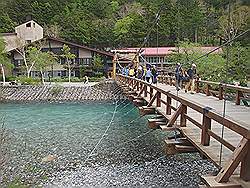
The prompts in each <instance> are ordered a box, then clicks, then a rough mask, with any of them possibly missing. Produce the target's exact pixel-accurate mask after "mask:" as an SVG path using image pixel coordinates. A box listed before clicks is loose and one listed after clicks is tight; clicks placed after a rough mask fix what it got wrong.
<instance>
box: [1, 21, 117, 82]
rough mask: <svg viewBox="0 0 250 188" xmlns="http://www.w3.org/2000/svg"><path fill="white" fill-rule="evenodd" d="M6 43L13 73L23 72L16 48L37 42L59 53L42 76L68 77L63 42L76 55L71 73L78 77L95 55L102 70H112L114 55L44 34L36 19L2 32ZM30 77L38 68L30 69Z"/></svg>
mask: <svg viewBox="0 0 250 188" xmlns="http://www.w3.org/2000/svg"><path fill="white" fill-rule="evenodd" d="M1 35H2V36H3V38H4V40H5V42H6V50H7V52H9V54H10V59H11V62H12V64H13V65H14V69H13V72H12V75H13V76H19V75H23V74H24V73H23V71H22V70H23V69H22V67H23V66H24V60H23V57H22V55H21V54H20V53H19V52H18V50H17V49H18V48H20V47H23V46H28V45H33V44H36V43H41V44H42V47H41V51H44V52H47V51H51V52H53V53H54V54H56V55H58V64H56V65H53V66H51V67H48V68H47V70H46V71H45V75H44V76H45V77H48V76H49V75H50V76H51V77H67V76H68V70H67V68H66V67H65V63H66V60H65V59H64V58H62V57H61V56H60V55H61V54H62V49H63V45H64V44H66V45H68V46H69V47H70V51H71V53H73V54H75V56H76V58H75V59H74V60H73V65H72V71H71V76H72V77H80V69H81V67H84V68H87V67H90V66H91V64H92V62H93V59H94V57H95V56H100V57H101V58H102V61H103V62H102V63H103V65H104V72H105V73H106V74H108V73H109V72H111V70H112V59H113V56H114V54H113V53H109V52H106V51H101V50H97V49H94V48H89V47H87V46H84V45H79V44H76V43H72V42H68V41H65V40H62V39H59V38H53V37H48V36H45V37H44V35H43V28H42V27H41V26H40V25H39V24H37V23H36V22H35V21H33V20H30V21H28V22H26V23H24V24H22V25H20V26H17V27H16V28H15V32H14V33H2V34H1ZM31 76H33V77H36V76H39V71H37V70H35V69H33V70H32V71H31Z"/></svg>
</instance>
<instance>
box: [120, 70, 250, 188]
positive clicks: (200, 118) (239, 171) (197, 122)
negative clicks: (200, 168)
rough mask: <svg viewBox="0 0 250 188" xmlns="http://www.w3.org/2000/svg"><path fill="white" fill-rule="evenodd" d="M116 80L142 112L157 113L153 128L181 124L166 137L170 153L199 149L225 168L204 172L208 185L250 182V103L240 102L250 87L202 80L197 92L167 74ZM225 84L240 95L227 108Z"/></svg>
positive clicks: (166, 128)
mask: <svg viewBox="0 0 250 188" xmlns="http://www.w3.org/2000/svg"><path fill="white" fill-rule="evenodd" d="M116 80H117V82H118V84H120V85H121V86H122V88H123V90H124V92H125V93H126V94H127V95H128V98H129V99H130V100H131V101H133V103H134V104H135V105H137V106H138V107H139V109H140V113H141V115H147V114H157V115H156V116H155V118H152V119H149V120H148V125H149V127H150V128H153V129H156V128H159V129H162V130H163V131H173V130H175V131H176V130H178V132H179V133H180V134H178V135H177V136H175V137H174V138H168V139H166V141H165V142H166V153H167V154H174V153H177V152H193V151H199V152H200V153H201V155H202V156H203V157H206V158H208V159H210V160H211V161H213V163H214V164H215V165H216V166H217V167H219V169H221V170H220V172H219V173H218V174H217V175H216V176H211V175H210V176H204V177H202V178H203V180H204V182H205V183H206V186H208V187H250V117H249V115H250V113H249V112H250V109H249V107H247V106H245V105H240V102H241V98H242V97H243V96H244V94H246V93H250V88H244V87H237V86H232V85H226V84H219V83H214V82H207V81H197V83H196V93H195V94H193V95H192V94H189V93H185V92H184V91H182V90H181V91H179V92H178V93H177V91H176V88H175V86H173V79H172V78H171V77H167V76H163V77H161V78H160V79H159V81H160V83H158V84H157V85H155V84H149V83H147V82H145V81H143V80H139V79H136V78H132V77H127V76H124V75H117V76H116ZM201 84H205V85H206V89H205V94H203V93H200V91H201V88H200V87H199V86H200V85H201ZM212 85H216V86H217V88H218V90H217V92H216V91H212V90H211V88H212ZM225 89H231V90H235V92H236V95H235V96H236V100H235V102H232V101H231V102H230V101H227V102H226V105H225V112H226V113H225V114H223V111H224V110H223V104H224V103H223V102H224V100H222V99H223V98H224V97H225V93H224V91H225ZM215 97H217V98H215ZM177 137H178V138H177ZM176 138H177V139H176Z"/></svg>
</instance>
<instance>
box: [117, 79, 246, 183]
mask: <svg viewBox="0 0 250 188" xmlns="http://www.w3.org/2000/svg"><path fill="white" fill-rule="evenodd" d="M164 79H166V77H165V78H164ZM168 79H169V80H170V81H171V78H169V77H168ZM117 80H118V81H119V82H121V83H123V84H124V85H126V86H128V87H130V89H132V90H135V91H137V93H138V96H142V97H144V98H145V99H146V98H147V99H148V105H147V106H148V107H150V106H153V105H154V106H155V107H156V109H158V112H160V113H161V114H162V115H163V116H165V117H166V119H168V122H167V126H173V125H174V123H175V122H176V120H177V118H178V117H180V123H179V128H180V129H181V128H182V127H186V126H187V125H188V124H187V121H189V122H191V123H192V124H193V125H195V126H197V127H198V128H199V130H200V135H201V137H200V141H199V142H200V144H201V145H203V146H209V145H210V138H211V137H212V138H214V139H215V140H216V141H218V142H219V143H221V144H222V145H223V146H225V147H226V148H228V149H229V150H231V151H232V152H233V153H232V157H231V158H230V159H229V160H228V161H229V162H228V164H227V165H226V166H224V168H223V169H222V170H221V172H220V173H219V174H218V176H217V181H218V182H227V181H228V180H229V177H230V176H231V175H232V173H233V172H234V170H235V169H236V168H237V167H238V166H239V163H240V162H241V177H242V178H243V179H247V180H250V176H249V174H250V149H249V148H250V130H249V127H248V125H245V124H240V123H238V122H236V121H234V120H232V119H229V118H227V117H223V116H222V114H220V113H218V112H216V111H214V110H211V109H209V108H208V107H206V106H202V105H200V104H197V103H194V102H191V101H189V100H187V99H185V98H183V97H180V96H177V95H175V94H174V93H171V92H169V91H165V90H163V89H161V88H159V87H157V86H156V85H151V84H149V83H147V82H145V81H143V80H139V79H136V78H131V77H127V76H124V75H117ZM174 101H178V103H179V104H180V105H179V106H178V107H175V106H174V105H173V104H174ZM164 106H165V108H164ZM162 107H163V108H162ZM162 109H165V110H164V111H162ZM190 109H192V110H194V111H196V112H197V113H200V114H201V115H202V122H199V121H197V120H196V119H194V118H192V117H191V116H189V115H188V113H187V111H188V110H190ZM169 116H171V117H170V118H169ZM212 121H215V122H217V123H219V124H220V125H221V126H225V127H226V128H228V129H229V130H230V131H233V132H235V133H237V134H239V135H241V136H242V139H241V141H240V143H239V145H238V146H237V147H235V146H234V145H232V144H231V143H229V142H228V141H227V140H225V139H224V138H223V136H221V135H218V134H217V133H216V132H214V131H213V130H212ZM242 147H244V150H243V149H242ZM242 156H244V157H242Z"/></svg>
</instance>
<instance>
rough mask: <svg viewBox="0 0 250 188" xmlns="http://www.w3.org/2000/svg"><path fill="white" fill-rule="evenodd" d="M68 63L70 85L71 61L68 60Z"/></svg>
mask: <svg viewBox="0 0 250 188" xmlns="http://www.w3.org/2000/svg"><path fill="white" fill-rule="evenodd" d="M67 62H68V69H69V83H70V78H71V67H70V63H69V60H67Z"/></svg>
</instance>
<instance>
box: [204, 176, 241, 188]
mask: <svg viewBox="0 0 250 188" xmlns="http://www.w3.org/2000/svg"><path fill="white" fill-rule="evenodd" d="M202 179H203V181H204V182H205V183H206V185H207V186H209V187H211V188H242V187H241V185H240V184H239V183H237V182H235V181H233V180H232V181H229V182H227V183H218V182H217V181H215V176H202Z"/></svg>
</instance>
